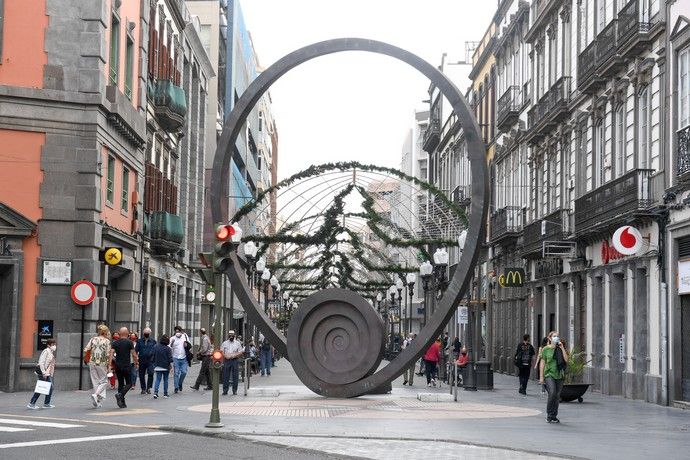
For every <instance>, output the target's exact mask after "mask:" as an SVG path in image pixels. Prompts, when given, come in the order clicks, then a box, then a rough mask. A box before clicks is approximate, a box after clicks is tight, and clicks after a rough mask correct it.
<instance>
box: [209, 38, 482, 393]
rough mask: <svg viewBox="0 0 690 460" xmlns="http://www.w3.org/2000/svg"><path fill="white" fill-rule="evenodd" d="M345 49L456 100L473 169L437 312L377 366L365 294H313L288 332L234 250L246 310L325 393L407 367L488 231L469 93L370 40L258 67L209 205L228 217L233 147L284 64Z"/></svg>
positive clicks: (235, 115)
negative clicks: (463, 230) (408, 72)
mask: <svg viewBox="0 0 690 460" xmlns="http://www.w3.org/2000/svg"><path fill="white" fill-rule="evenodd" d="M342 51H367V52H372V53H377V54H383V55H386V56H390V57H393V58H395V59H398V60H400V61H403V62H405V63H407V64H409V65H410V66H412V67H414V68H415V69H417V70H418V71H419V72H421V73H422V74H423V75H425V76H426V77H427V78H429V79H430V80H431V82H432V83H433V85H434V86H435V87H436V88H438V89H439V91H440V92H441V93H442V94H443V96H444V97H445V98H446V99H447V100H448V102H449V103H450V105H451V106H452V107H453V110H454V112H455V114H456V115H457V117H458V120H459V122H460V124H461V126H462V128H463V130H464V133H465V140H466V143H467V150H468V155H469V159H470V163H471V172H472V184H471V190H472V198H471V205H470V212H469V225H468V235H467V240H466V243H465V246H464V251H463V253H462V256H461V258H460V261H459V263H458V267H457V269H456V270H455V273H454V275H453V277H452V279H451V280H450V282H449V284H448V288H447V289H446V291H445V293H444V295H443V297H442V298H441V299H440V301H439V302H438V305H437V307H436V310H435V312H434V313H433V314H432V315H431V317H430V318H429V320H428V322H427V324H426V326H425V327H424V328H423V329H422V330H421V331H420V333H419V335H418V337H417V340H415V341H414V342H412V345H411V346H409V347H407V348H406V349H405V350H403V351H402V352H401V353H400V354H398V356H397V357H396V358H395V359H394V360H393V361H391V363H389V364H388V365H387V366H385V367H384V368H382V369H380V370H379V371H377V372H374V370H375V369H376V367H377V366H378V364H379V362H380V355H381V347H382V346H383V340H382V337H383V332H382V330H381V332H380V334H381V341H380V342H379V343H376V340H378V339H377V338H378V337H379V335H378V334H379V333H378V332H377V328H379V327H380V325H379V326H377V323H376V322H379V323H380V320H379V319H378V318H376V321H372V322H371V324H369V325H368V326H370V329H369V328H362V329H358V324H359V327H360V328H361V327H362V324H361V322H362V321H368V320H367V318H368V316H367V313H366V311H365V310H366V309H364V308H363V304H362V302H364V303H366V301H365V300H364V299H363V298H361V297H360V296H359V295H358V294H356V293H354V292H350V291H344V290H338V289H329V290H325V291H321V292H318V293H316V294H313V295H312V296H311V297H309V298H308V299H307V300H306V301H305V302H303V303H302V306H301V307H300V308H299V309H298V313H297V314H296V315H295V317H293V320H292V321H291V324H290V327H289V331H288V339H287V340H286V338H285V337H284V336H283V335H282V333H281V332H280V331H279V330H278V329H277V328H276V326H275V325H274V324H273V323H272V322H271V320H270V319H269V318H268V316H266V314H265V313H264V312H263V309H262V308H261V306H259V305H258V303H257V300H256V298H254V296H253V294H252V292H251V290H250V288H249V285H248V284H247V280H246V278H245V276H244V274H243V271H242V268H241V267H240V263H239V260H238V258H237V255H233V256H232V261H233V264H232V266H231V267H230V268H229V269H228V271H227V275H228V276H229V278H230V280H231V283H232V285H233V287H234V292H235V295H236V296H237V298H238V299H239V301H240V303H241V304H242V306H243V307H244V310H245V312H246V314H247V316H248V318H249V319H250V320H251V321H252V322H253V323H254V324H256V325H257V326H258V327H259V328H260V329H261V330H262V331H263V333H264V334H265V335H266V337H267V338H268V339H269V340H270V341H271V342H272V343H273V344H274V346H275V347H276V349H278V351H279V352H280V353H282V354H283V355H285V356H287V357H288V359H289V360H290V361H291V362H292V364H293V367H294V369H295V372H296V373H297V375H298V377H299V378H300V380H302V382H303V383H304V384H305V385H306V386H307V387H309V388H310V389H311V390H312V391H314V392H315V393H317V394H320V395H324V396H329V397H354V396H360V395H362V394H365V393H370V392H373V391H376V390H377V389H378V388H380V387H383V386H384V385H385V384H387V383H390V382H391V381H393V379H395V378H396V377H398V376H400V375H401V374H402V373H403V372H405V370H406V369H408V368H409V367H410V366H411V365H413V364H414V363H415V362H416V361H417V360H418V359H419V358H420V357H421V356H422V355H423V354H424V352H425V351H426V349H427V348H428V347H429V345H430V344H431V343H432V342H433V341H434V339H435V338H436V337H438V335H439V334H440V333H441V331H442V330H443V327H444V326H445V324H446V323H447V322H448V321H449V320H450V319H451V317H452V316H453V313H454V310H455V307H456V306H457V305H458V304H459V302H460V299H461V298H462V297H463V294H464V293H465V292H466V290H467V288H468V285H469V283H470V281H471V278H472V273H473V271H474V267H475V264H476V262H477V259H478V257H479V249H480V244H481V242H482V241H483V240H484V236H485V223H486V216H487V208H488V196H489V189H488V183H489V182H488V172H487V167H486V151H485V147H484V142H483V140H482V138H481V136H480V130H479V126H478V124H477V121H476V119H475V117H474V115H473V114H472V112H471V110H470V107H469V105H468V104H467V101H466V100H465V98H464V97H463V96H462V94H461V93H460V91H458V89H457V88H456V87H455V85H453V83H452V82H450V80H448V78H446V76H445V75H443V73H441V72H440V71H439V70H438V69H437V68H435V67H434V66H432V65H431V64H429V63H427V62H426V61H424V60H423V59H421V58H419V57H418V56H416V55H414V54H412V53H410V52H408V51H405V50H403V49H401V48H398V47H395V46H392V45H389V44H387V43H383V42H379V41H374V40H367V39H361V38H342V39H335V40H328V41H324V42H320V43H315V44H313V45H309V46H306V47H304V48H301V49H299V50H297V51H294V52H292V53H290V54H288V55H287V56H285V57H283V58H282V59H280V60H279V61H277V62H276V63H275V64H273V65H272V66H270V67H269V68H268V69H266V70H265V71H263V72H262V73H261V74H260V75H259V76H258V77H257V78H256V80H254V82H253V83H252V84H251V85H249V87H248V88H247V90H246V91H245V92H244V94H243V95H242V97H240V99H239V100H238V101H237V103H236V105H235V107H234V109H233V110H232V112H231V113H230V116H229V117H228V119H227V121H226V122H225V126H224V128H223V133H222V135H221V137H220V139H219V141H218V147H217V150H216V154H215V158H214V161H213V173H212V177H211V212H212V217H213V221H214V222H226V221H227V218H228V217H227V215H224V212H223V207H222V206H221V203H222V200H223V199H226V198H224V197H227V195H228V193H227V189H228V184H229V178H228V175H229V171H230V160H231V158H232V150H233V148H234V145H235V142H236V141H237V137H238V135H239V133H240V130H241V129H242V126H243V125H244V124H245V122H246V120H247V117H248V116H249V114H250V112H251V110H252V108H253V107H254V105H256V103H257V102H258V101H259V99H260V98H261V96H262V95H263V94H264V93H265V92H266V91H267V90H268V89H269V88H270V86H271V85H272V84H273V83H275V81H276V80H278V79H279V78H280V77H281V76H283V75H284V74H285V73H287V72H288V71H290V70H292V69H293V68H295V67H297V66H299V65H300V64H303V63H305V62H307V61H309V60H311V59H314V58H316V57H320V56H324V55H328V54H333V53H337V52H342ZM343 312H345V313H344V314H343ZM371 313H373V310H372V311H371ZM360 315H361V316H360ZM374 316H376V315H374ZM362 331H366V334H367V337H366V339H365V338H363V337H362ZM353 341H360V343H353ZM315 352H316V353H324V352H325V353H327V354H326V356H325V358H324V357H323V355H322V356H316V355H315ZM359 353H362V354H367V355H369V358H372V357H373V358H374V359H364V360H362V361H358V362H351V361H348V360H351V358H352V355H353V354H359ZM377 357H378V358H377ZM372 372H373V373H372ZM345 374H348V375H345Z"/></svg>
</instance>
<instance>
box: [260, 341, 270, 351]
mask: <svg viewBox="0 0 690 460" xmlns="http://www.w3.org/2000/svg"><path fill="white" fill-rule="evenodd" d="M261 351H271V344H270V343H269V342H268V340H266V339H264V341H263V342H261Z"/></svg>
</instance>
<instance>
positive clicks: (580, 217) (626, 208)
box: [575, 169, 653, 235]
mask: <svg viewBox="0 0 690 460" xmlns="http://www.w3.org/2000/svg"><path fill="white" fill-rule="evenodd" d="M651 175H652V171H651V170H649V169H634V170H632V171H630V172H629V173H627V174H625V175H624V176H621V177H619V178H618V179H615V180H612V181H610V182H608V183H606V184H604V185H602V186H601V187H598V188H596V189H595V190H592V191H591V192H589V193H587V194H586V195H583V196H582V197H580V198H578V199H577V200H575V232H576V233H577V234H578V235H582V234H587V233H591V232H594V231H597V230H599V229H603V228H605V227H607V226H608V225H611V224H613V223H615V222H616V221H618V220H620V219H623V218H625V217H627V216H629V215H631V214H632V213H634V212H636V211H643V210H645V209H647V208H649V207H650V206H651V204H652V201H653V200H652V194H651V193H650V190H651V188H650V177H651Z"/></svg>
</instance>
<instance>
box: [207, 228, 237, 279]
mask: <svg viewBox="0 0 690 460" xmlns="http://www.w3.org/2000/svg"><path fill="white" fill-rule="evenodd" d="M241 239H242V229H241V228H240V227H239V225H237V224H236V223H235V224H232V225H225V224H221V225H218V226H217V227H216V245H215V247H214V251H213V252H214V254H213V255H214V257H213V270H214V271H216V272H221V273H223V272H225V271H227V269H228V268H230V264H231V263H232V262H231V261H230V254H231V253H232V252H233V251H234V250H235V249H236V248H237V246H238V245H239V244H240V240H241Z"/></svg>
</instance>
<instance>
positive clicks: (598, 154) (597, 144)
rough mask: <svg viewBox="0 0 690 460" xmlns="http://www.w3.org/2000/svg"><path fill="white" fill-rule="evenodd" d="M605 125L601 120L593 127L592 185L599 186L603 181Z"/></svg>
mask: <svg viewBox="0 0 690 460" xmlns="http://www.w3.org/2000/svg"><path fill="white" fill-rule="evenodd" d="M605 150H606V126H605V124H604V121H603V120H600V121H599V123H598V124H597V125H596V126H595V127H594V172H595V176H594V186H595V187H599V186H601V185H602V184H603V183H604V180H605V179H604V178H605V171H606V169H605V166H604V158H605V157H606V151H605Z"/></svg>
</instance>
